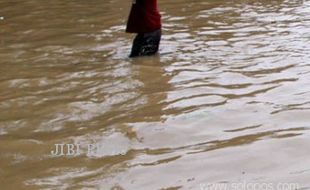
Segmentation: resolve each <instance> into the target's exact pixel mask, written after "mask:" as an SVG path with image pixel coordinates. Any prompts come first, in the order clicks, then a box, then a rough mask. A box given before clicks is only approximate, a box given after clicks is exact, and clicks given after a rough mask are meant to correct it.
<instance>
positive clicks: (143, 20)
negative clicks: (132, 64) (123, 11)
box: [126, 0, 161, 57]
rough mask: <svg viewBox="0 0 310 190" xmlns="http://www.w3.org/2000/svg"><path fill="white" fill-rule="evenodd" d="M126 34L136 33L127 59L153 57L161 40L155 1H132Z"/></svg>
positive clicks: (159, 20) (159, 16)
mask: <svg viewBox="0 0 310 190" xmlns="http://www.w3.org/2000/svg"><path fill="white" fill-rule="evenodd" d="M126 32H127V33H137V36H136V37H135V39H134V40H133V45H132V49H131V53H130V55H129V57H137V56H145V55H154V54H156V53H157V52H158V48H159V43H160V39H161V15H160V13H159V11H158V8H157V0H133V1H132V7H131V11H130V14H129V18H128V22H127V27H126Z"/></svg>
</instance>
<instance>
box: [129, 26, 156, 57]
mask: <svg viewBox="0 0 310 190" xmlns="http://www.w3.org/2000/svg"><path fill="white" fill-rule="evenodd" d="M160 39H161V29H159V30H155V31H154V32H150V33H140V34H137V36H136V37H135V39H134V40H133V45H132V49H131V53H130V55H129V57H137V56H146V55H154V54H156V53H157V52H158V48H159V43H160Z"/></svg>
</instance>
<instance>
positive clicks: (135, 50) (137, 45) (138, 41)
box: [129, 34, 144, 57]
mask: <svg viewBox="0 0 310 190" xmlns="http://www.w3.org/2000/svg"><path fill="white" fill-rule="evenodd" d="M143 42H144V34H137V35H136V37H135V39H134V40H133V44H132V48H131V53H130V55H129V57H137V56H139V55H140V52H141V48H142V46H143Z"/></svg>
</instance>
